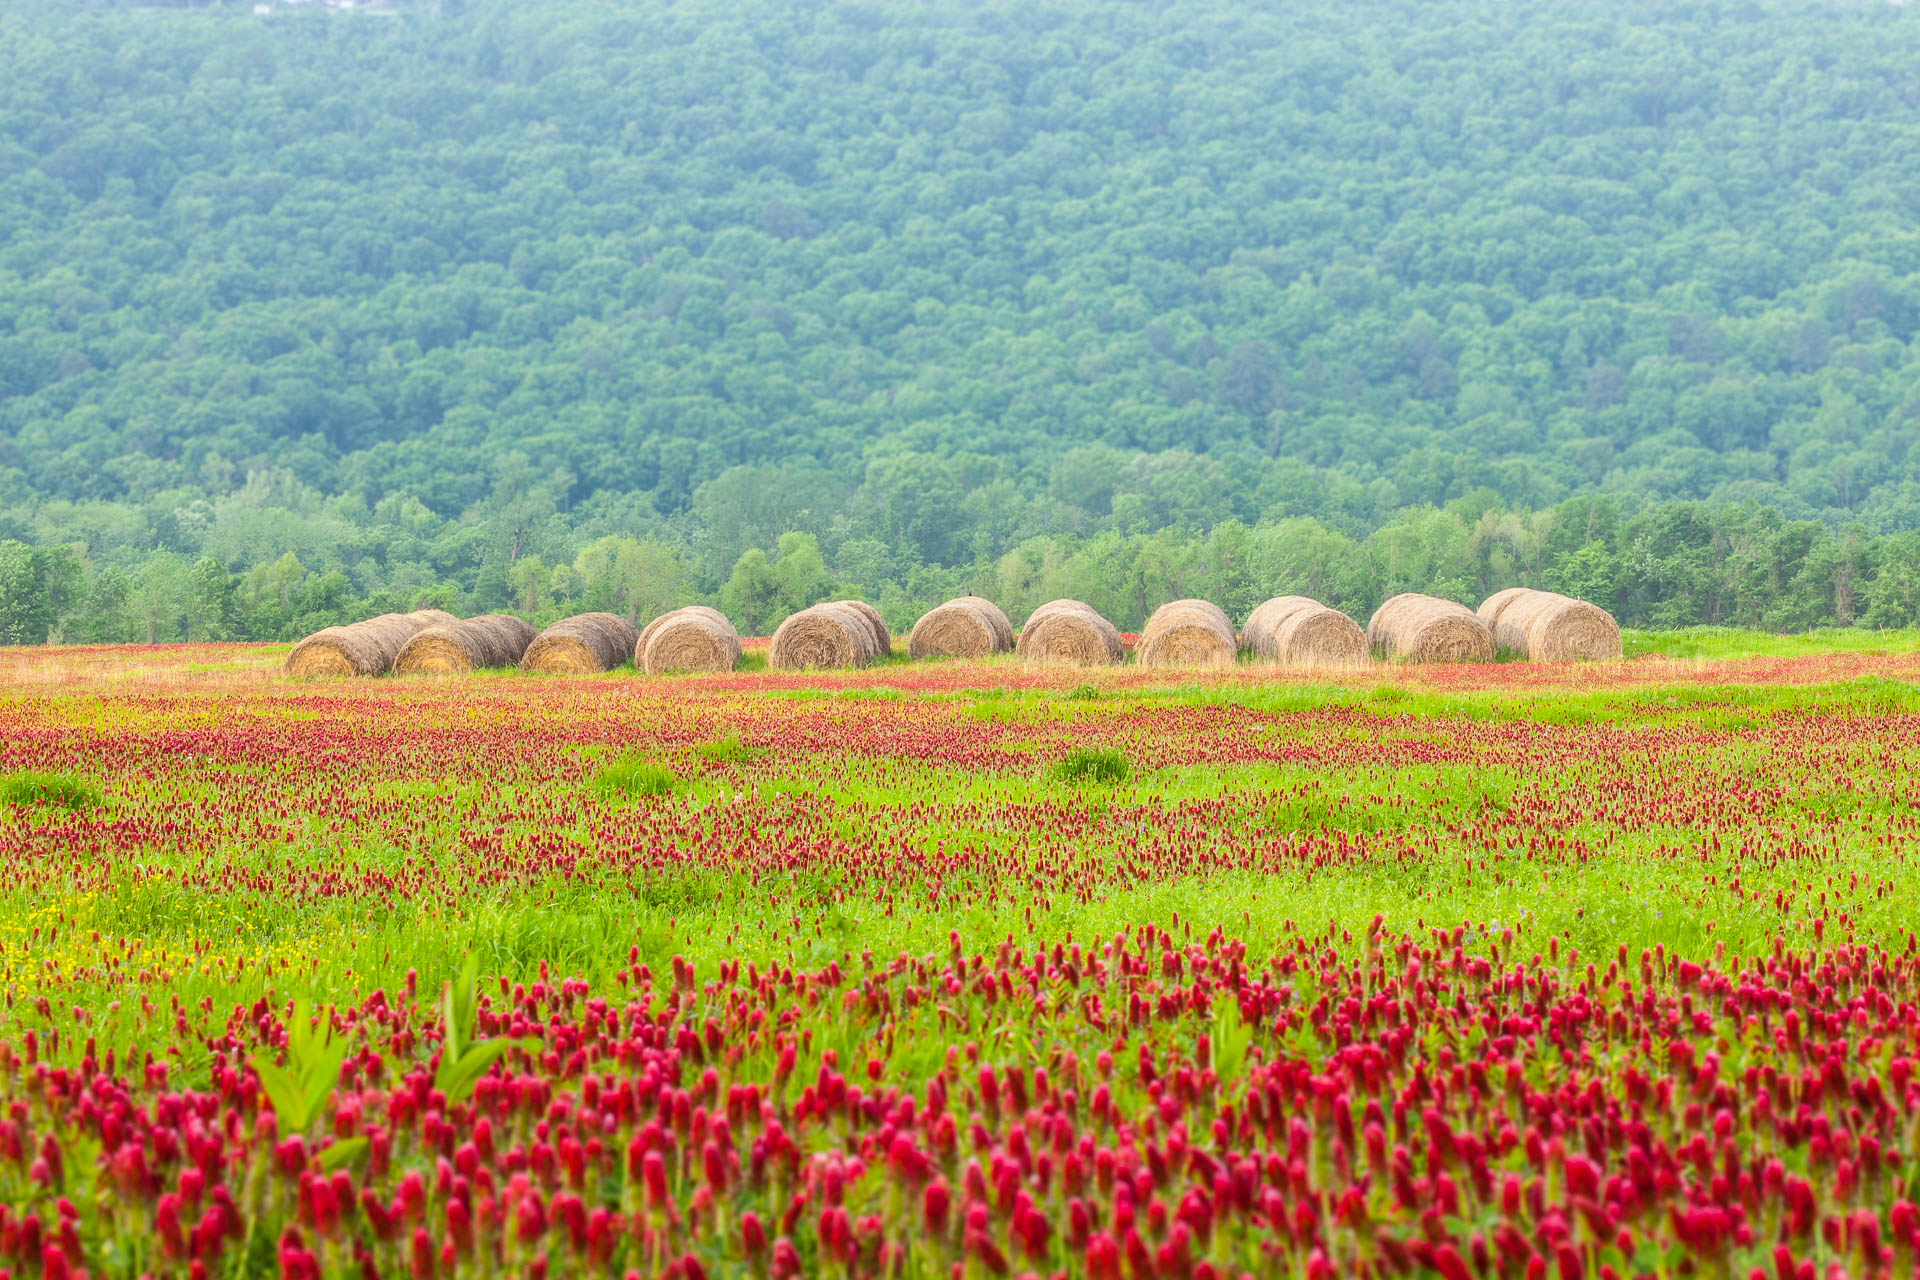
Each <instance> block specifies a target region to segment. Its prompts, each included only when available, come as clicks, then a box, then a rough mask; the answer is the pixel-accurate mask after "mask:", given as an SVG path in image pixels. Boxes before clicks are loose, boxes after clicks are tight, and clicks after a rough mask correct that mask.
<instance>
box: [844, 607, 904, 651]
mask: <svg viewBox="0 0 1920 1280" xmlns="http://www.w3.org/2000/svg"><path fill="white" fill-rule="evenodd" d="M833 603H834V604H838V605H844V606H846V607H847V608H849V609H851V610H853V611H854V612H855V613H857V614H859V615H860V616H861V617H862V618H865V619H866V621H867V626H868V627H869V628H870V629H871V630H872V631H873V644H874V650H873V652H874V656H875V657H884V656H886V655H887V654H889V653H892V652H893V633H892V632H890V631H888V630H887V620H886V619H885V618H883V617H881V616H880V611H879V610H878V609H876V608H874V607H873V606H872V605H870V604H868V603H867V602H866V601H865V600H835V601H834V602H833Z"/></svg>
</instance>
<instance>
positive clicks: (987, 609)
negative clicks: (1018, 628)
mask: <svg viewBox="0 0 1920 1280" xmlns="http://www.w3.org/2000/svg"><path fill="white" fill-rule="evenodd" d="M955 601H956V602H957V603H959V604H970V605H972V606H973V607H974V608H976V609H978V610H979V611H980V612H981V613H983V614H985V615H986V616H987V621H988V622H991V623H992V624H993V634H994V635H995V636H997V637H998V638H999V639H998V643H999V645H1000V652H1002V653H1012V652H1013V623H1011V622H1009V621H1007V615H1006V611H1005V610H1003V609H1001V607H1000V606H999V605H997V604H995V603H994V602H993V601H991V600H989V599H987V598H986V597H985V596H957V597H955Z"/></svg>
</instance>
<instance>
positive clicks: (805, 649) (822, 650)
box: [767, 600, 893, 671]
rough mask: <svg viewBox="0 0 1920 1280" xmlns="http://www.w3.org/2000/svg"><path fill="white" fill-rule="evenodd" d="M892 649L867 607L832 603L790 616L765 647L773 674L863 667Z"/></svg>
mask: <svg viewBox="0 0 1920 1280" xmlns="http://www.w3.org/2000/svg"><path fill="white" fill-rule="evenodd" d="M892 649H893V637H892V636H891V635H889V634H888V632H887V624H886V623H885V622H884V621H883V620H882V619H881V617H880V614H879V612H878V611H877V610H875V609H874V607H873V606H872V605H870V604H867V603H865V602H864V601H860V600H832V601H828V602H827V603H825V604H816V605H814V606H812V607H811V608H807V609H802V610H800V612H798V613H796V614H792V615H790V616H789V617H788V618H787V620H786V621H785V622H783V623H781V624H780V626H779V628H778V629H777V630H776V631H775V632H774V633H773V642H772V643H771V644H770V645H768V646H767V665H768V666H769V667H772V668H773V669H775V670H776V671H807V670H816V669H825V668H833V667H864V666H866V665H868V664H869V663H871V662H873V661H874V659H876V658H878V657H880V656H881V655H882V654H884V653H889V652H891V651H892Z"/></svg>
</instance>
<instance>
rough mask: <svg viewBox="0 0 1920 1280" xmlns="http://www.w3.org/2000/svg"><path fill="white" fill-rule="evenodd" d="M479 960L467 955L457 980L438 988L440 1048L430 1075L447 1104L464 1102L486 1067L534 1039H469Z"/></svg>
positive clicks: (531, 1046)
mask: <svg viewBox="0 0 1920 1280" xmlns="http://www.w3.org/2000/svg"><path fill="white" fill-rule="evenodd" d="M479 979H480V957H479V956H477V955H469V956H468V957H467V963H466V965H465V967H464V968H462V969H461V971H460V980H459V981H458V982H457V983H456V982H449V983H447V984H446V985H445V986H444V987H442V988H441V989H440V1024H441V1033H442V1040H441V1048H440V1065H439V1066H438V1067H436V1068H435V1069H434V1072H433V1087H434V1088H436V1089H438V1090H439V1091H440V1092H441V1093H444V1094H445V1095H446V1096H447V1098H448V1100H449V1101H452V1102H464V1101H465V1100H466V1098H467V1095H468V1094H470V1093H472V1092H473V1087H474V1085H476V1084H478V1083H479V1082H480V1077H481V1076H483V1075H485V1074H486V1072H487V1068H488V1067H490V1066H492V1065H493V1064H494V1063H495V1062H497V1061H498V1060H499V1059H500V1058H501V1057H502V1056H503V1055H504V1054H505V1053H506V1052H507V1050H509V1049H526V1050H529V1051H531V1050H534V1049H538V1048H539V1047H540V1042H539V1041H538V1040H532V1039H524V1038H523V1039H517V1040H516V1039H511V1038H501V1039H496V1040H480V1041H476V1040H474V1038H473V1032H474V1023H475V1019H477V1018H478V1017H479V1013H480V1009H479V998H478V984H479Z"/></svg>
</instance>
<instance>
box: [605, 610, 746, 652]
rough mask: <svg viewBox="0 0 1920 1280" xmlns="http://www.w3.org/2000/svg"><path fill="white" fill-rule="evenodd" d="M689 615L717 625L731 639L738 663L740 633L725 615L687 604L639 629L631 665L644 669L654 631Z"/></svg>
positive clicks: (633, 646)
mask: <svg viewBox="0 0 1920 1280" xmlns="http://www.w3.org/2000/svg"><path fill="white" fill-rule="evenodd" d="M689 615H695V616H698V617H702V618H705V619H707V620H708V621H709V622H714V623H717V624H719V626H720V627H721V629H722V630H723V631H724V632H725V633H726V634H728V635H730V636H732V637H733V661H734V662H739V661H740V632H739V630H738V629H737V628H736V627H735V626H734V625H733V623H732V622H731V621H729V620H728V618H727V615H726V614H724V613H721V612H720V611H719V610H718V609H714V608H710V607H708V606H707V605H704V604H688V605H682V606H680V607H679V608H678V609H669V610H667V611H666V612H665V613H663V614H661V615H660V616H659V617H657V618H655V619H654V620H653V621H652V622H649V623H648V624H647V625H646V626H644V627H642V628H641V629H640V634H639V636H638V637H637V638H636V639H635V640H634V642H633V645H632V650H633V665H634V666H636V667H644V666H645V665H646V655H647V646H648V645H649V644H651V643H652V642H653V637H654V633H655V632H656V631H658V630H659V629H660V628H661V627H663V626H665V625H666V624H667V623H669V622H671V621H674V620H675V619H678V618H683V617H687V616H689Z"/></svg>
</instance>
